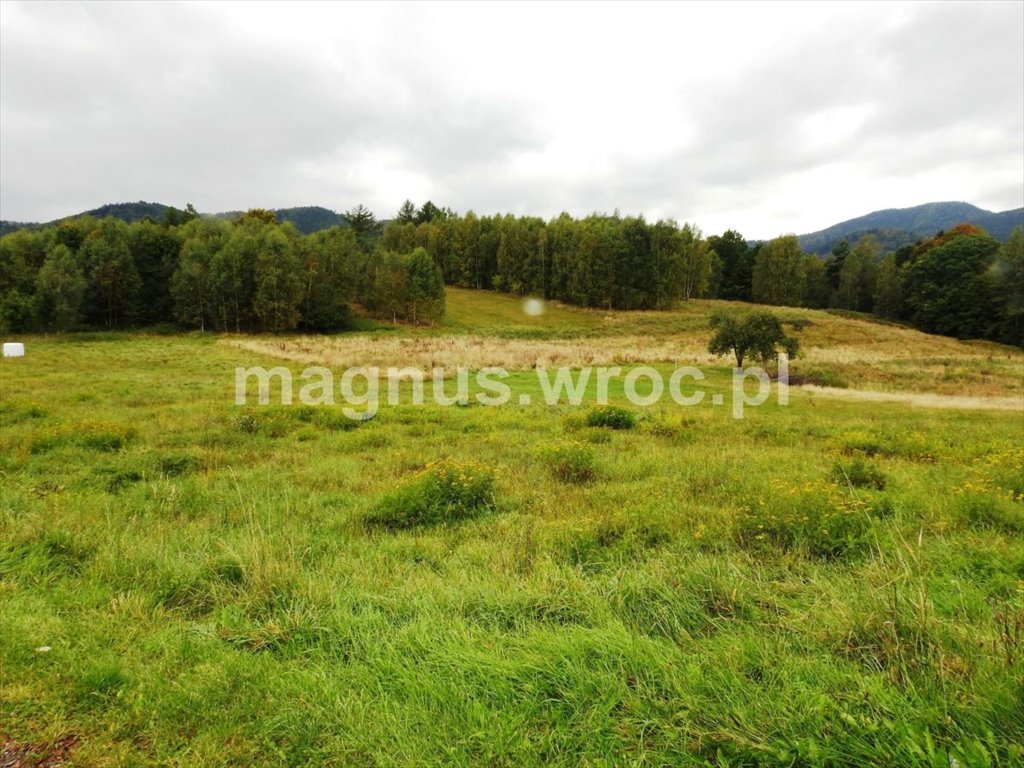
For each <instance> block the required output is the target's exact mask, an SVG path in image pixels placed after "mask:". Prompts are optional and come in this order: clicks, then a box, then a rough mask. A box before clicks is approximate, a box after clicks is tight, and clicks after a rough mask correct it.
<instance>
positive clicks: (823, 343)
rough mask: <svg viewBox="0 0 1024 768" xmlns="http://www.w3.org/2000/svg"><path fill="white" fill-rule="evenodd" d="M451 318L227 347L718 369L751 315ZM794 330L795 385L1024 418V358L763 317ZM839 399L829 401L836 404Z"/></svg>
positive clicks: (872, 324)
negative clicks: (962, 405)
mask: <svg viewBox="0 0 1024 768" xmlns="http://www.w3.org/2000/svg"><path fill="white" fill-rule="evenodd" d="M446 296H447V310H446V313H445V317H444V319H443V320H442V321H441V323H440V324H438V325H437V326H434V327H417V328H411V327H408V326H396V325H391V324H389V323H376V324H375V329H374V330H373V331H372V332H370V333H343V334H340V335H333V336H324V335H318V336H299V335H295V336H274V337H257V336H248V337H242V338H236V337H231V338H229V339H227V340H226V341H225V343H227V344H229V345H232V346H237V347H240V348H243V349H246V350H248V351H250V352H257V353H259V354H264V355H269V356H272V357H277V358H280V359H284V360H289V361H291V362H295V363H302V364H304V365H326V366H328V367H337V366H343V365H346V364H348V363H349V361H352V360H359V361H360V362H361V363H362V364H366V365H376V366H378V367H380V368H382V369H384V368H387V367H388V366H397V367H402V366H416V367H420V368H421V369H422V370H424V371H429V370H430V369H431V368H432V367H435V366H436V367H442V368H449V369H454V368H456V367H458V366H460V365H466V366H469V367H471V368H482V367H484V366H500V367H502V368H505V369H507V370H530V369H533V368H537V367H554V366H561V365H568V366H572V367H582V366H601V365H605V366H610V365H641V364H644V365H665V364H679V363H683V364H692V365H699V366H723V365H728V364H730V361H729V360H727V359H726V358H721V357H715V356H714V355H711V354H709V353H708V351H707V343H708V339H709V338H710V335H711V331H710V328H709V319H710V316H711V314H712V313H713V312H716V311H719V310H723V309H726V310H737V311H749V310H751V309H753V308H756V307H758V305H751V304H745V303H738V302H728V301H717V300H692V301H687V302H682V303H680V304H679V305H678V306H677V307H676V308H675V309H673V310H671V311H660V312H658V311H614V310H613V311H606V310H598V309H581V308H579V307H572V306H568V305H564V304H560V303H558V302H548V303H547V304H546V305H545V306H544V311H543V313H542V314H540V315H529V314H527V313H526V311H525V308H524V304H523V300H522V299H520V298H516V297H512V296H508V295H506V294H500V293H494V292H492V291H475V290H468V289H464V288H452V287H449V288H447V289H446ZM762 308H763V309H766V310H768V311H770V312H773V313H775V314H776V315H778V316H779V317H780V318H782V319H783V320H785V321H786V322H793V323H796V324H797V325H798V326H799V327H800V328H801V330H800V331H799V332H798V336H799V338H800V346H801V352H800V354H799V356H798V357H797V359H796V360H795V361H793V363H792V373H793V375H794V377H795V379H796V381H799V382H802V383H807V384H811V385H819V386H827V387H832V388H836V389H842V390H845V391H846V393H847V394H848V395H853V396H858V393H861V394H862V393H864V392H875V393H878V392H889V393H892V392H899V393H915V394H930V395H940V396H944V397H961V398H962V397H967V398H988V399H992V400H998V401H999V402H998V403H989V405H993V404H995V405H1006V398H1013V402H1012V405H1013V407H1014V408H1015V409H1017V410H1020V407H1021V397H1022V395H1024V353H1022V352H1021V351H1020V350H1016V349H1013V348H1012V347H1007V346H1003V345H1000V344H994V343H991V342H986V341H966V342H965V341H959V340H957V339H951V338H949V337H946V336H935V335H932V334H928V333H923V332H921V331H918V330H915V329H912V328H908V327H906V326H902V325H898V324H895V323H890V322H885V321H880V320H876V319H875V318H873V317H871V316H870V315H861V314H857V313H852V312H834V311H828V310H816V309H798V308H794V307H762ZM833 394H835V393H833Z"/></svg>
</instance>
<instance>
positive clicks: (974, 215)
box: [799, 202, 1024, 254]
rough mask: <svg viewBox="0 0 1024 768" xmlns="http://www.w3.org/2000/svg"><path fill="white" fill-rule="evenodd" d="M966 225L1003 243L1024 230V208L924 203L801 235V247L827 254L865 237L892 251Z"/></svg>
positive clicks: (875, 212)
mask: <svg viewBox="0 0 1024 768" xmlns="http://www.w3.org/2000/svg"><path fill="white" fill-rule="evenodd" d="M963 223H968V224H975V225H977V226H979V227H981V228H982V229H984V230H985V231H986V232H988V233H989V234H990V235H992V237H994V238H995V239H997V240H1000V241H1003V240H1006V238H1008V237H1009V236H1010V232H1011V231H1012V230H1013V228H1014V227H1019V226H1024V208H1017V209H1015V210H1010V211H1002V212H1000V213H993V212H992V211H986V210H984V209H982V208H978V207H977V206H975V205H971V204H970V203H962V202H947V203H925V204H924V205H917V206H914V207H913V208H889V209H886V210H882V211H874V212H872V213H869V214H866V215H864V216H858V217H857V218H855V219H849V220H848V221H843V222H840V223H839V224H833V225H832V226H831V227H827V228H826V229H822V230H819V231H818V232H811V233H809V234H805V235H800V236H799V239H800V246H801V247H802V248H803V249H804V250H805V251H807V252H808V253H820V254H825V253H829V252H831V250H832V248H833V247H835V245H836V244H837V243H839V242H840V241H842V240H847V241H849V242H851V243H853V242H855V241H856V240H858V239H859V238H861V237H862V236H864V235H874V236H875V237H876V238H877V239H878V241H879V243H880V244H881V246H882V250H883V251H891V250H895V249H896V248H899V247H900V246H901V245H905V244H907V243H912V242H914V241H915V240H918V239H919V238H921V237H928V236H931V235H934V234H935V233H936V232H938V231H939V230H942V229H949V228H950V227H952V226H955V225H956V224H963Z"/></svg>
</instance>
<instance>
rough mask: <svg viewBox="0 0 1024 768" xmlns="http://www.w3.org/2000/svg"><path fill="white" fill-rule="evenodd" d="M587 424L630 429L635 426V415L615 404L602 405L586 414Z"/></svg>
mask: <svg viewBox="0 0 1024 768" xmlns="http://www.w3.org/2000/svg"><path fill="white" fill-rule="evenodd" d="M587 426H588V427H607V428H608V429H632V428H633V427H635V426H636V416H634V415H633V414H632V413H630V412H629V411H627V410H626V409H625V408H619V407H618V406H617V405H602V406H598V407H597V408H595V409H593V410H592V411H590V412H589V413H588V414H587Z"/></svg>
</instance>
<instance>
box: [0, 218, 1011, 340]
mask: <svg viewBox="0 0 1024 768" xmlns="http://www.w3.org/2000/svg"><path fill="white" fill-rule="evenodd" d="M344 219H345V221H346V226H338V227H332V228H330V229H325V230H322V231H319V232H316V233H313V234H310V235H302V234H300V233H299V232H298V231H297V230H296V229H295V228H294V227H293V226H292V225H291V224H289V223H288V222H284V223H281V222H278V221H277V220H275V217H274V214H273V213H272V212H270V211H264V210H259V209H256V210H253V211H249V212H247V213H245V214H242V215H240V216H238V217H237V218H235V219H234V220H232V221H223V220H219V219H214V218H209V217H201V216H198V215H197V214H196V213H195V211H194V209H192V208H191V207H189V208H188V209H186V211H185V212H176V215H175V216H172V217H165V219H164V220H163V221H160V222H156V221H152V220H144V221H141V222H137V223H134V224H130V225H129V224H124V223H123V222H120V221H118V220H116V219H112V218H107V219H102V220H96V219H92V218H89V217H83V218H78V219H72V220H66V221H63V222H61V223H60V224H58V225H55V226H48V227H44V228H43V229H40V230H36V231H18V232H15V233H12V234H9V235H6V236H4V237H3V238H2V239H0V325H2V326H3V327H4V328H6V329H8V330H67V329H71V328H76V327H81V326H83V325H88V326H94V327H127V326H145V325H152V324H155V323H163V322H176V323H179V324H182V325H184V326H187V327H194V328H201V329H214V330H221V331H284V330H293V329H300V330H304V331H311V332H332V331H337V330H342V329H344V328H347V327H349V326H350V324H351V318H352V313H351V309H350V307H351V306H352V305H353V304H355V305H358V306H359V307H361V308H362V309H364V310H365V311H366V312H368V313H370V314H373V315H376V316H379V317H384V318H386V319H388V320H393V321H404V322H412V323H430V322H433V321H435V320H436V319H437V318H438V317H440V316H441V314H442V313H443V311H444V289H443V285H444V284H448V285H456V286H463V287H467V288H476V289H490V290H496V291H502V292H506V293H511V294H515V295H536V296H542V297H544V298H546V299H554V300H559V301H563V302H566V303H569V304H575V305H579V306H587V307H599V308H606V309H666V308H669V307H671V306H673V305H674V304H675V303H676V302H678V301H680V300H687V299H691V298H697V297H704V298H719V299H730V300H737V301H753V302H757V303H761V304H774V305H788V306H806V307H813V308H834V309H840V310H851V311H856V312H872V313H874V314H876V315H878V316H879V317H883V318H887V319H893V320H897V321H903V322H908V323H911V324H913V325H915V326H917V327H919V328H921V329H922V330H925V331H929V332H933V333H942V334H947V335H953V336H960V337H964V338H989V339H995V340H998V341H1003V342H1006V343H1011V344H1017V345H1024V327H1022V326H1024V308H1022V307H1024V297H1022V293H1021V292H1022V290H1024V289H1022V286H1024V238H1022V236H1021V233H1020V231H1019V230H1017V231H1015V232H1014V234H1013V235H1012V236H1011V237H1010V239H1009V240H1008V241H1007V242H1006V243H1004V244H1002V245H1000V244H999V243H998V242H997V241H996V240H994V239H993V238H991V237H989V236H988V235H986V234H985V233H984V232H983V231H982V230H980V229H978V228H977V227H974V226H972V225H959V226H957V227H954V228H952V229H950V230H948V231H944V232H939V233H937V234H936V235H935V236H934V237H932V238H928V239H924V240H921V241H919V242H917V243H914V244H912V245H907V246H903V247H901V248H899V249H897V250H895V251H891V252H889V253H885V254H883V253H882V251H881V248H880V246H879V244H878V242H877V241H876V240H875V239H874V238H873V237H870V236H868V237H864V238H861V239H860V240H859V241H858V242H856V243H855V244H853V245H852V246H851V245H850V244H848V243H846V242H843V243H840V244H839V245H838V246H837V247H836V248H835V249H834V251H833V253H832V254H831V255H830V256H829V258H827V259H822V258H820V257H818V256H817V255H813V254H806V253H804V252H803V251H802V250H801V249H800V246H799V243H798V241H797V238H796V236H794V235H786V236H782V237H779V238H776V239H774V240H771V241H768V242H764V243H750V242H748V241H747V240H746V239H745V238H744V237H743V236H742V235H741V234H739V233H738V232H736V231H734V230H729V231H727V232H725V233H724V234H722V235H713V236H710V237H705V236H704V235H703V233H702V232H701V231H700V229H698V228H697V227H696V226H694V225H693V224H688V223H684V224H682V225H679V224H678V223H677V222H675V221H673V220H671V219H668V220H659V221H656V222H648V221H646V220H645V219H644V217H642V216H621V215H619V214H618V212H616V213H614V214H611V215H607V214H596V213H595V214H592V215H590V216H587V217H585V218H581V219H576V218H573V217H572V216H570V215H569V214H566V213H563V214H561V215H560V216H558V217H556V218H554V219H551V220H549V221H545V220H544V219H541V218H538V217H532V216H513V215H510V214H507V215H492V216H477V215H476V214H475V213H473V212H472V211H470V212H468V213H466V214H464V215H459V214H457V213H455V212H454V211H452V210H451V209H449V208H443V207H439V206H437V205H435V204H434V203H432V202H430V201H428V202H427V203H424V204H423V205H422V206H420V207H418V208H417V207H416V206H415V205H414V204H413V203H412V202H410V201H406V202H405V203H403V205H402V206H401V208H400V209H399V210H398V212H397V213H396V214H395V216H394V217H393V218H392V219H391V220H390V221H388V222H384V223H382V222H379V221H378V220H377V219H376V217H375V216H374V214H373V213H372V211H370V210H369V209H367V208H365V207H364V206H362V205H359V206H356V207H355V208H353V209H352V210H350V211H347V212H346V213H345V214H344Z"/></svg>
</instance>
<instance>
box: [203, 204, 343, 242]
mask: <svg viewBox="0 0 1024 768" xmlns="http://www.w3.org/2000/svg"><path fill="white" fill-rule="evenodd" d="M243 213H244V211H225V212H224V213H215V214H214V216H216V217H217V218H218V219H236V218H238V217H239V216H241V215H242V214H243ZM274 214H275V215H276V216H277V220H278V221H279V222H281V223H282V224H283V223H284V222H286V221H290V222H291V223H292V226H293V227H295V228H296V229H297V230H299V232H301V233H302V234H304V235H311V234H313V233H314V232H319V231H320V230H321V229H330V228H331V227H338V226H344V225H345V224H346V223H347V221H346V219H345V217H344V216H343V215H341V214H340V213H335V212H334V211H332V210H330V209H329V208H322V207H321V206H319V205H304V206H300V207H298V208H278V209H277V210H275V211H274Z"/></svg>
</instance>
